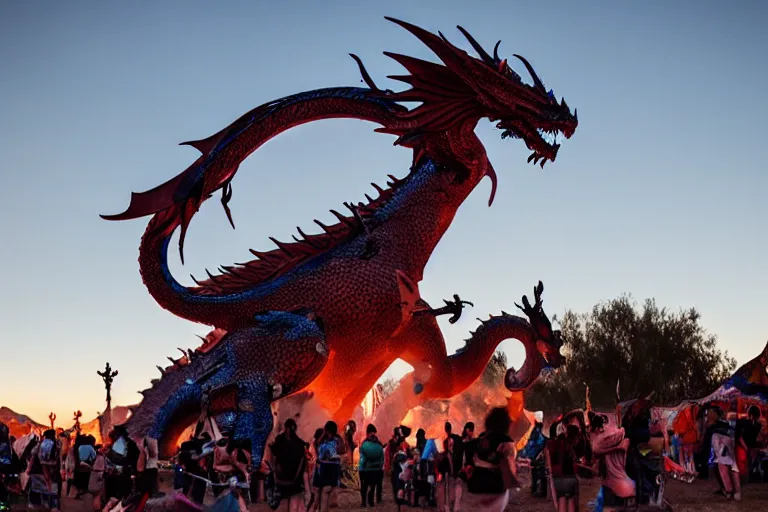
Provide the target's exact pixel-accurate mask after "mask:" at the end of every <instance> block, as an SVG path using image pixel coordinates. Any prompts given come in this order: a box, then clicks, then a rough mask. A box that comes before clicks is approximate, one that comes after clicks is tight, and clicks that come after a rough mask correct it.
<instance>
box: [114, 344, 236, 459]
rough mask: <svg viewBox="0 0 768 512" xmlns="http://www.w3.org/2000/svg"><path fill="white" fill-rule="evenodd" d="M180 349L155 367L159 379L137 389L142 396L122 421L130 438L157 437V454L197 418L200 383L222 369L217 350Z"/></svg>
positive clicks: (169, 448)
mask: <svg viewBox="0 0 768 512" xmlns="http://www.w3.org/2000/svg"><path fill="white" fill-rule="evenodd" d="M179 350H181V349H179ZM181 351H182V353H183V356H182V357H180V358H179V359H173V358H170V357H169V358H168V359H169V360H170V361H171V363H172V364H171V365H170V366H168V367H166V368H162V367H160V366H158V367H157V369H158V370H159V371H160V378H159V379H153V380H152V381H151V386H150V387H149V388H147V389H144V390H142V391H140V393H141V395H142V397H143V398H142V400H141V402H139V404H138V405H136V406H134V407H132V408H131V416H130V417H129V418H128V421H127V422H126V423H125V427H126V429H127V430H128V432H129V434H130V435H131V437H133V438H134V439H139V438H143V437H144V436H149V437H152V438H155V439H157V440H158V442H159V447H160V451H161V453H168V451H169V450H171V451H172V450H173V448H174V446H173V443H174V442H175V441H176V440H177V439H178V437H179V436H180V435H181V434H182V432H183V431H184V429H185V428H186V427H187V426H188V425H190V424H191V423H193V422H194V421H195V420H196V419H198V418H199V416H200V414H201V412H202V409H201V403H202V402H204V400H203V395H204V393H205V388H204V384H206V383H207V382H208V381H211V379H212V378H213V377H214V376H215V375H216V374H217V372H219V371H220V370H222V369H223V368H224V361H223V359H222V358H223V351H221V350H219V351H213V352H209V353H201V352H200V351H199V350H198V351H195V350H192V349H190V350H188V351H184V350H181ZM213 383H214V384H215V383H216V381H215V379H214V380H213Z"/></svg>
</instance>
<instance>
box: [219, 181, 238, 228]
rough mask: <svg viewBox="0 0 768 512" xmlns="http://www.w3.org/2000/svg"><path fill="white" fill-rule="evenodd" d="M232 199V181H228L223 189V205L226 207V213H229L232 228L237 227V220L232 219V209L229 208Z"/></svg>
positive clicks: (228, 217)
mask: <svg viewBox="0 0 768 512" xmlns="http://www.w3.org/2000/svg"><path fill="white" fill-rule="evenodd" d="M231 199H232V183H231V182H229V181H228V182H227V183H226V184H225V185H224V187H223V188H222V189H221V206H223V207H224V213H226V214H227V220H228V221H229V224H230V225H231V226H232V229H235V221H234V220H232V210H230V209H229V201H230V200H231Z"/></svg>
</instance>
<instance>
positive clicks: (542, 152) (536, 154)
mask: <svg viewBox="0 0 768 512" xmlns="http://www.w3.org/2000/svg"><path fill="white" fill-rule="evenodd" d="M496 128H498V129H500V130H503V131H502V133H501V138H502V139H522V140H523V141H524V142H525V145H526V146H527V147H528V149H530V150H531V151H533V153H531V155H530V156H529V157H528V162H531V161H533V163H534V164H539V165H540V166H541V167H544V164H545V163H546V162H547V161H554V160H555V158H557V151H558V150H559V149H560V144H559V142H561V141H562V140H563V139H567V138H568V137H569V135H568V134H567V133H565V132H564V131H562V130H559V129H557V128H533V127H531V126H526V125H524V124H523V123H521V122H520V121H517V120H515V121H511V122H505V121H500V122H498V123H497V124H496ZM539 160H541V161H539Z"/></svg>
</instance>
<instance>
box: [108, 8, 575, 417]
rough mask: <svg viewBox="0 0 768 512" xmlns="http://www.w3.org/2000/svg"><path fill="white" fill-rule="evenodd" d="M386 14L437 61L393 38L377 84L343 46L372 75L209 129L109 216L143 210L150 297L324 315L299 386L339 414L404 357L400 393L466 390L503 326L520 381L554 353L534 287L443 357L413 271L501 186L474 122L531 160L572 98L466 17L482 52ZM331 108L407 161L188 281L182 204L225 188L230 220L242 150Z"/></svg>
mask: <svg viewBox="0 0 768 512" xmlns="http://www.w3.org/2000/svg"><path fill="white" fill-rule="evenodd" d="M388 19H389V20H390V21H392V22H394V23H397V24H398V25H400V26H402V27H403V28H405V29H406V30H408V31H409V32H410V33H412V34H413V35H414V36H416V37H417V38H418V39H419V40H421V41H422V42H423V43H424V44H426V45H427V46H428V47H429V48H430V49H431V50H432V51H433V52H434V53H435V54H436V55H437V57H439V59H440V61H441V62H439V63H436V62H428V61H424V60H420V59H416V58H413V57H408V56H405V55H399V54H394V53H387V54H386V55H388V56H389V57H391V58H392V59H394V60H396V61H397V62H398V63H399V64H401V65H402V66H403V67H404V68H405V70H406V72H407V74H406V75H398V76H395V77H393V78H395V79H396V80H398V81H400V82H403V83H405V84H407V85H408V88H406V89H405V90H402V91H394V92H393V91H390V90H388V89H382V88H379V87H377V86H376V84H375V82H374V80H373V79H372V78H371V75H370V74H369V73H368V71H367V70H366V69H365V67H364V65H363V63H362V60H361V59H360V58H358V57H357V56H354V55H353V58H354V59H355V61H356V62H357V65H358V68H359V70H360V74H361V75H362V81H363V82H364V83H365V84H366V85H367V87H335V88H328V89H319V90H314V91H307V92H303V93H299V94H294V95H292V96H287V97H285V98H282V99H279V100H275V101H271V102H268V103H265V104H264V105H261V106H259V107H257V108H255V109H253V110H251V111H249V112H247V113H246V114H244V115H243V116H242V117H240V118H239V119H237V120H236V121H234V122H233V123H232V124H231V125H229V126H227V127H225V128H224V129H222V130H220V131H219V132H217V133H216V134H214V135H212V136H210V137H208V138H206V139H201V140H198V141H189V142H187V143H184V144H186V145H189V146H192V147H195V148H197V149H198V150H199V151H200V152H201V155H200V156H199V157H198V159H197V160H196V161H195V162H194V163H193V164H192V165H190V167H189V168H187V169H186V170H185V171H184V172H182V173H181V174H179V175H178V176H176V177H175V178H172V179H170V180H169V181H167V182H165V183H164V184H163V185H160V186H159V187H156V188H154V189H152V190H149V191H147V192H141V193H135V194H133V195H132V197H131V203H130V205H129V207H128V208H127V209H126V211H125V212H123V213H122V214H118V215H111V216H104V218H106V219H108V220H127V219H133V218H138V217H142V216H145V215H152V218H151V219H150V221H149V224H148V226H147V228H146V230H145V233H144V236H143V237H142V240H141V245H140V250H139V267H140V272H141V276H142V279H143V281H144V283H145V285H146V287H147V289H148V291H149V293H150V294H151V295H152V297H153V298H154V299H155V300H156V301H157V302H158V303H159V304H160V305H161V306H162V307H163V308H165V309H167V310H169V311H170V312H172V313H173V314H175V315H177V316H180V317H182V318H186V319H188V320H191V321H193V322H198V323H202V324H206V325H210V326H213V327H215V328H217V329H220V330H221V331H226V332H238V330H241V329H248V328H252V327H253V326H258V325H259V321H258V318H259V316H258V315H260V314H262V313H263V312H266V311H272V312H295V311H304V310H308V311H312V313H313V315H314V318H316V319H317V322H318V324H319V325H322V328H323V332H324V333H325V336H326V343H327V345H328V348H329V350H330V358H329V361H328V364H327V365H326V367H325V368H324V369H323V370H322V372H321V373H320V375H319V377H318V378H317V379H316V380H315V381H314V382H313V383H312V384H310V388H309V389H310V390H311V391H314V392H315V396H316V397H317V399H318V400H319V401H320V403H321V405H322V406H323V407H325V408H326V409H327V410H329V411H330V412H331V413H332V414H333V415H334V417H335V418H336V419H337V420H346V419H347V418H348V417H349V415H350V413H351V411H352V409H353V408H354V407H356V406H357V405H358V404H359V403H360V402H361V400H362V399H363V397H364V395H365V393H367V392H368V390H369V389H370V388H371V387H372V386H373V384H374V383H375V382H376V380H377V379H378V378H379V377H380V376H381V375H382V373H383V372H384V371H385V370H386V369H387V368H388V367H389V365H390V364H391V363H392V362H393V361H395V360H396V359H398V358H399V359H402V360H404V361H405V362H407V363H408V364H410V365H412V366H413V367H414V374H413V378H414V379H417V380H418V384H419V387H418V388H419V390H420V392H419V394H418V397H415V395H414V396H410V395H409V396H408V397H407V400H405V401H403V403H406V402H408V403H410V401H415V402H420V401H423V400H427V399H432V398H440V397H449V396H452V395H453V394H456V393H459V392H461V391H462V390H463V389H465V388H466V387H467V386H469V385H470V384H471V383H472V381H473V380H474V379H476V378H477V377H478V376H479V375H480V374H481V372H482V371H483V368H484V367H485V365H486V363H487V361H488V358H489V357H490V355H491V354H492V352H493V349H494V348H495V345H496V344H498V342H499V341H500V337H501V336H513V337H518V338H519V339H521V341H522V342H523V343H524V344H525V345H526V351H527V354H529V355H528V357H527V359H526V364H525V365H523V368H521V370H520V372H512V373H511V374H510V375H509V378H508V382H507V384H508V386H510V387H512V388H515V387H516V386H519V385H520V382H521V381H522V382H523V385H526V386H527V385H528V384H529V383H530V382H533V380H535V378H536V377H537V376H538V372H539V371H541V369H542V368H543V367H544V366H552V367H556V366H558V365H559V364H560V363H561V362H562V358H561V356H560V354H559V347H560V341H559V338H558V337H557V335H556V333H555V332H554V331H552V330H551V328H549V327H548V325H549V324H548V321H546V322H544V320H542V319H541V318H540V317H541V315H543V313H541V315H540V314H539V313H540V304H539V303H538V302H537V304H538V305H537V306H531V308H532V309H531V310H530V311H526V314H529V313H530V315H529V318H528V319H524V318H520V317H514V318H519V320H510V319H508V318H507V317H504V316H502V317H500V318H505V319H506V320H498V321H495V322H494V323H492V324H489V326H487V329H486V330H478V332H480V333H482V332H485V333H486V335H485V337H484V338H483V339H484V340H485V341H484V342H483V343H473V344H470V345H469V346H468V347H467V348H466V349H465V350H463V351H461V352H460V353H457V354H454V355H452V356H450V357H449V356H448V354H447V353H446V348H445V341H444V339H443V336H442V333H441V332H440V328H439V327H438V325H437V322H436V319H435V318H434V315H431V314H427V313H426V312H428V311H432V310H431V308H429V306H428V304H427V303H426V302H425V301H424V300H423V299H422V298H421V296H420V293H419V286H418V284H419V282H420V281H421V280H422V277H423V272H424V267H425V266H426V264H427V262H428V261H429V259H430V257H431V255H432V253H433V251H434V249H435V247H436V246H437V244H438V243H439V242H440V240H441V238H442V236H443V235H444V233H445V232H446V231H447V230H448V228H449V227H450V225H451V223H452V221H453V219H454V217H455V215H456V213H457V211H458V210H459V208H460V207H461V205H462V203H463V202H464V201H465V200H466V199H467V197H468V196H469V195H470V194H471V193H472V191H473V190H474V189H475V188H476V187H477V185H478V184H479V183H480V181H481V180H482V179H483V178H484V177H486V176H488V177H490V178H491V182H492V186H491V196H490V201H489V204H490V203H491V202H492V201H493V198H494V196H495V193H496V187H497V179H496V172H495V171H494V169H493V166H492V165H491V163H490V162H489V160H488V156H487V154H486V152H485V148H484V147H483V145H482V143H481V142H480V140H479V139H478V138H477V136H476V135H475V133H474V129H475V126H476V125H477V123H478V121H479V120H480V119H483V118H487V119H490V120H492V121H493V122H495V123H497V124H496V126H497V127H498V128H499V129H500V130H501V136H502V138H505V139H521V140H522V141H523V143H524V144H525V145H526V146H527V147H528V148H529V149H530V150H531V151H532V155H531V159H530V160H532V161H533V162H534V163H536V164H539V163H540V164H541V165H543V164H544V163H546V162H552V161H555V159H556V157H557V154H558V149H559V148H560V144H559V143H558V139H559V138H560V137H562V138H569V137H570V136H571V135H573V133H574V131H575V130H576V127H577V125H578V121H577V119H576V116H575V111H574V113H573V114H572V113H571V111H570V109H569V107H568V106H567V105H566V104H565V102H561V103H558V101H557V99H556V97H555V95H554V93H553V92H552V91H551V90H550V91H545V90H544V89H543V81H542V80H541V79H540V78H539V76H538V75H537V74H536V73H535V72H534V71H533V67H532V65H531V64H530V63H529V62H528V61H527V60H523V61H522V62H523V65H524V66H525V67H526V68H527V71H528V74H529V75H531V77H532V79H533V84H527V83H524V82H523V80H522V79H521V77H520V75H519V74H518V73H516V72H515V71H513V70H512V69H511V68H510V66H509V65H508V63H507V62H506V60H504V59H501V58H499V56H498V44H497V46H496V48H494V51H493V57H491V56H490V55H489V52H487V51H485V50H482V46H480V44H479V43H478V42H477V40H476V39H475V38H473V37H472V36H470V35H469V33H468V32H467V31H466V30H464V29H460V31H461V32H462V33H463V34H464V35H465V36H466V37H467V39H468V40H469V44H470V45H471V46H472V47H473V48H474V49H475V51H477V52H478V54H479V55H480V58H479V59H478V58H475V57H472V56H470V55H469V54H468V53H467V52H465V51H464V50H462V49H461V48H459V47H457V46H455V45H453V44H452V43H450V42H449V41H448V39H447V38H446V37H445V36H442V34H441V35H436V34H434V33H431V32H428V31H426V30H424V29H422V28H419V27H416V26H414V25H411V24H409V23H406V22H403V21H400V20H395V19H393V18H388ZM406 102H407V103H410V102H416V103H418V105H417V106H415V107H412V108H408V107H407V106H405V105H403V104H402V103H406ZM335 118H348V119H360V120H365V121H370V122H373V123H375V124H377V125H378V128H377V129H376V131H377V132H380V133H386V134H391V135H393V136H394V137H395V138H396V140H395V144H396V145H398V146H402V147H406V148H408V149H411V150H412V151H413V160H412V161H413V165H412V167H411V168H410V170H409V173H408V175H407V176H406V177H405V178H402V179H393V180H392V181H391V183H390V184H388V188H386V189H383V188H382V189H381V190H379V191H378V197H376V198H369V199H368V201H367V202H365V203H358V202H357V201H356V200H348V202H347V203H345V205H347V206H348V208H349V209H350V211H351V212H352V216H351V217H346V216H343V215H341V214H340V213H338V212H336V211H334V213H333V214H332V215H333V216H334V221H335V223H325V224H324V223H323V222H318V224H319V225H320V229H321V232H319V233H317V234H311V233H310V234H307V233H304V232H302V231H301V230H299V234H300V236H299V237H295V238H294V241H293V242H290V243H286V242H279V241H278V239H284V238H283V237H279V238H275V239H273V240H274V243H275V244H276V246H277V247H273V248H270V249H262V250H261V251H256V250H254V251H252V252H253V254H254V255H255V259H254V260H252V261H248V262H245V263H242V264H236V265H232V266H225V267H222V272H221V273H220V274H216V275H214V274H211V275H210V276H209V277H208V278H206V279H200V280H199V282H197V285H196V286H185V285H183V284H181V283H179V282H178V281H177V280H176V279H175V278H174V277H173V274H172V273H171V271H170V269H169V267H168V248H169V244H170V239H171V236H172V235H173V233H174V232H175V231H176V229H177V228H181V230H182V237H181V240H180V247H183V240H184V235H185V234H186V231H187V228H188V226H189V224H190V222H191V219H192V218H193V216H194V215H195V214H196V212H197V211H198V210H199V207H200V205H201V204H202V203H203V202H204V201H206V200H207V199H208V198H210V197H211V196H212V195H213V194H214V193H215V192H217V191H219V190H222V205H223V206H224V208H225V211H226V212H227V217H228V219H229V220H230V222H231V223H232V224H233V225H234V223H233V222H232V221H231V215H230V212H229V204H230V199H231V198H232V190H231V182H232V179H233V177H234V176H235V174H236V173H237V170H238V168H239V166H240V164H241V163H242V161H243V160H244V159H245V158H247V157H248V156H249V155H250V154H251V153H252V152H253V151H255V150H256V149H258V148H259V147H260V146H261V145H262V144H264V143H265V142H267V141H268V140H269V139H271V138H272V137H274V136H276V135H278V134H280V133H282V132H284V131H286V130H288V129H290V128H292V127H294V126H298V125H301V124H304V123H309V122H313V121H319V120H322V119H335ZM342 149H343V148H342ZM390 171H391V170H388V172H390ZM361 195H362V191H361ZM329 206H334V205H329ZM403 290H406V291H405V292H404V291H403ZM537 293H538V295H540V292H537ZM531 315H533V316H531ZM544 318H545V317H544ZM491 327H493V329H491ZM513 327H514V328H513ZM476 334H477V333H476ZM542 361H545V362H546V364H544V363H542ZM523 369H525V371H523ZM529 370H530V371H529ZM521 372H522V373H521ZM408 393H410V394H411V395H412V394H413V389H411V390H410V391H408Z"/></svg>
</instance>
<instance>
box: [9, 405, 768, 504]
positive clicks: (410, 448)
mask: <svg viewBox="0 0 768 512" xmlns="http://www.w3.org/2000/svg"><path fill="white" fill-rule="evenodd" d="M700 421H701V423H700V425H699V428H700V432H699V435H698V440H697V444H696V446H695V449H693V448H691V446H689V445H688V444H686V443H684V442H682V440H681V436H680V435H679V434H677V433H675V432H673V431H672V430H668V426H665V425H659V424H658V422H657V421H654V420H653V419H652V417H651V404H650V402H649V401H647V400H646V401H644V400H638V401H637V402H636V403H635V404H634V405H632V406H631V407H630V408H629V409H628V410H627V411H625V412H624V414H623V416H622V417H621V418H620V419H619V420H618V421H617V422H616V423H618V424H612V423H611V422H610V421H609V419H608V416H606V415H600V414H593V413H591V412H590V413H589V414H588V415H585V414H584V413H583V412H581V411H574V412H572V413H569V414H566V415H563V416H561V417H560V418H558V419H556V420H555V421H554V422H553V423H552V424H551V425H550V426H549V431H548V435H545V433H544V425H543V423H542V422H541V421H537V422H536V424H535V425H534V427H533V429H532V431H531V432H530V433H529V438H528V441H527V444H526V445H525V446H524V448H523V449H522V450H520V453H517V451H516V449H515V442H514V440H513V439H512V438H511V437H510V436H509V431H510V426H511V424H512V421H511V419H510V416H509V414H508V412H507V410H506V409H505V408H494V409H492V410H491V411H490V412H489V413H488V415H487V417H486V418H485V422H484V429H483V430H482V432H481V433H480V434H479V435H476V433H475V425H474V423H472V422H468V423H466V424H465V425H464V426H463V428H462V430H461V433H460V434H456V433H455V432H454V429H453V425H452V424H451V423H449V422H446V423H445V425H444V436H442V438H441V439H427V437H426V432H425V431H424V430H423V429H418V430H417V431H416V434H415V443H414V444H413V445H410V444H409V441H408V439H410V436H411V433H412V430H411V428H410V427H408V426H405V425H400V426H398V427H396V428H394V430H393V432H392V435H391V436H390V437H389V439H388V440H386V441H382V439H381V438H380V437H379V433H378V430H377V428H376V426H375V425H373V424H368V425H367V426H366V428H365V433H364V436H363V439H362V442H361V443H360V446H359V454H358V457H355V451H356V450H358V445H357V443H356V437H357V436H356V433H357V426H356V424H355V423H354V422H352V421H350V422H349V423H347V425H345V427H344V430H343V432H339V427H338V425H337V424H336V423H335V422H333V421H328V422H327V423H326V424H325V425H324V426H323V428H318V429H317V431H316V432H315V434H314V436H313V437H312V439H311V440H309V441H305V440H304V439H302V438H301V437H300V436H299V435H298V424H297V422H296V421H295V420H294V419H288V420H287V421H285V423H284V424H283V425H282V426H281V428H280V432H279V434H278V435H277V436H276V437H275V438H274V440H273V441H272V442H271V443H270V444H269V445H268V449H267V453H265V454H264V457H263V460H262V463H261V465H260V466H259V467H253V464H252V460H253V458H252V454H251V446H250V443H249V442H248V441H247V440H246V441H244V440H237V439H234V438H231V437H226V436H225V437H221V438H220V439H217V440H214V439H212V438H211V436H210V435H209V434H208V433H205V432H203V433H201V434H199V435H197V436H195V437H193V438H191V439H189V440H186V441H184V442H183V443H182V444H181V446H180V449H179V451H178V453H177V455H176V457H175V458H174V460H173V468H174V479H173V480H174V481H173V488H174V489H175V490H176V491H177V492H178V494H179V495H183V496H184V497H185V499H188V500H189V501H190V502H191V503H193V504H198V505H202V504H203V501H204V500H205V497H206V494H207V493H208V491H209V490H210V491H211V493H212V494H213V496H214V497H216V498H218V497H220V496H221V495H222V494H224V495H225V496H227V497H230V496H231V499H232V500H236V505H234V506H235V507H237V508H239V509H240V510H241V511H242V512H245V511H246V510H247V509H248V505H249V502H250V501H260V500H263V501H266V502H267V503H269V505H270V506H271V507H272V508H273V509H278V508H282V509H283V510H287V511H288V512H299V511H312V512H327V511H328V509H329V508H330V507H331V506H333V505H334V503H335V502H336V499H337V494H338V489H340V488H344V487H350V486H355V485H356V482H355V480H356V478H355V476H357V477H358V479H359V492H360V504H361V507H363V508H366V507H376V506H377V505H379V504H381V503H382V501H383V495H384V493H383V486H384V481H385V475H387V474H388V475H389V478H390V479H389V483H388V485H390V486H391V491H392V494H391V495H392V500H393V501H394V502H395V504H396V505H397V506H398V507H400V506H409V507H429V508H434V507H437V509H438V510H439V511H440V512H451V511H453V512H458V511H459V510H479V509H483V510H488V511H502V510H504V508H505V507H506V505H507V503H508V501H509V494H510V490H511V489H514V488H518V487H520V483H519V480H518V471H519V470H520V468H525V469H526V470H528V471H529V472H530V482H531V483H530V488H531V489H530V490H531V494H532V495H533V496H539V497H542V498H547V497H549V498H552V499H553V500H554V502H555V504H556V507H557V509H558V511H559V512H575V511H576V510H578V503H579V500H580V478H594V477H596V478H599V479H600V482H601V487H600V492H599V494H598V496H597V497H596V499H595V501H594V502H593V506H594V508H595V509H596V510H600V509H601V508H602V507H603V506H615V505H622V504H624V505H625V504H627V503H629V502H631V500H635V501H637V502H638V503H651V504H658V505H661V504H662V503H663V501H662V498H663V496H662V495H663V489H662V488H660V485H659V482H660V481H661V480H662V479H663V476H664V475H665V474H671V473H675V474H678V475H693V474H694V473H696V474H697V475H698V476H700V477H708V476H709V477H712V478H714V479H715V480H716V481H717V482H718V490H717V493H718V494H719V495H721V496H722V497H724V498H728V499H733V500H736V501H739V500H740V499H741V493H742V485H743V484H744V483H745V482H749V481H755V480H757V481H763V480H764V478H765V475H764V467H765V457H764V452H763V451H761V443H764V439H765V431H764V428H763V424H762V422H761V414H760V410H759V409H758V408H757V407H752V408H750V409H749V411H748V414H747V415H746V417H743V418H737V417H734V416H733V415H731V417H728V416H726V415H725V414H724V412H723V410H722V409H721V408H720V407H718V406H717V405H714V404H713V405H709V406H704V407H703V408H702V411H701V414H700ZM15 441H16V440H15V439H13V438H12V437H11V436H10V435H9V433H8V428H7V427H6V426H5V425H3V424H1V423H0V504H2V503H7V502H8V493H9V492H16V493H18V494H21V492H22V491H26V494H27V499H28V503H29V506H30V507H41V508H45V509H50V510H58V509H59V508H60V503H61V498H62V494H64V495H67V496H72V495H73V494H72V493H74V495H73V497H74V499H82V497H83V496H85V495H88V494H90V495H92V496H93V508H94V510H111V509H112V508H114V507H115V506H116V505H117V504H118V503H120V502H121V500H124V499H126V498H129V497H133V498H134V500H136V499H140V498H137V497H143V500H144V501H143V502H142V503H147V500H149V499H150V498H158V497H161V496H163V493H160V492H159V485H158V470H159V466H158V462H159V461H158V445H157V440H154V439H151V438H144V439H143V440H142V441H141V443H139V444H137V443H136V442H135V441H134V440H132V439H131V438H130V437H129V435H128V432H126V430H125V429H124V428H123V427H121V426H117V427H115V428H114V429H113V430H112V431H111V432H110V433H109V436H108V439H107V442H106V443H104V445H100V444H97V442H96V439H95V438H94V437H93V436H90V435H82V434H81V433H80V432H78V431H76V430H75V431H62V430H59V431H55V430H53V429H49V430H46V431H45V432H43V434H42V437H40V438H39V439H38V437H37V436H31V437H30V439H29V440H28V442H27V443H26V445H24V446H23V447H21V450H19V449H16V450H14V443H15ZM17 444H18V443H17ZM761 454H763V455H761ZM233 503H234V501H233ZM0 507H2V505H0ZM123 509H125V508H123Z"/></svg>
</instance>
